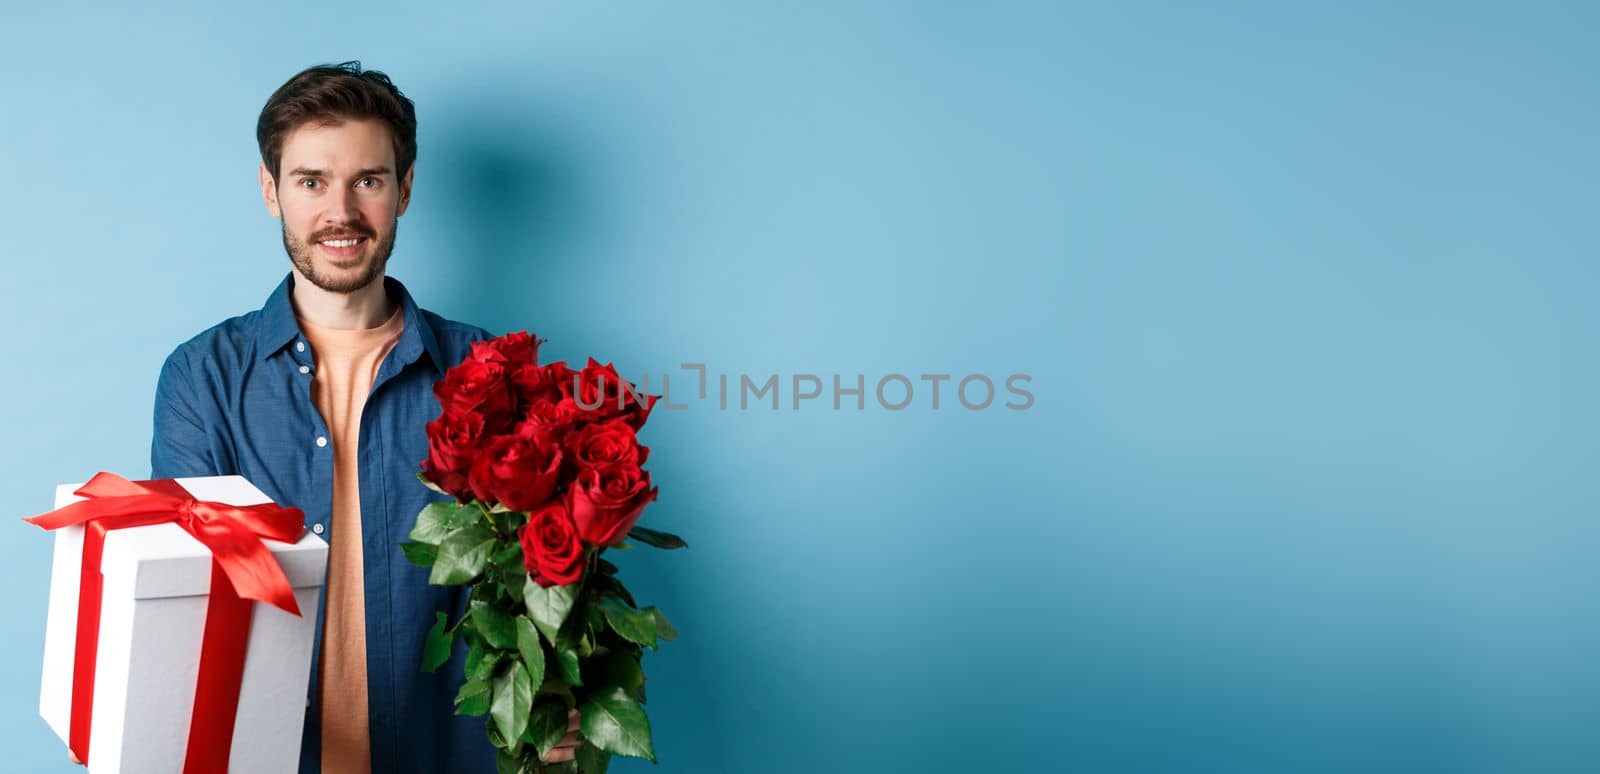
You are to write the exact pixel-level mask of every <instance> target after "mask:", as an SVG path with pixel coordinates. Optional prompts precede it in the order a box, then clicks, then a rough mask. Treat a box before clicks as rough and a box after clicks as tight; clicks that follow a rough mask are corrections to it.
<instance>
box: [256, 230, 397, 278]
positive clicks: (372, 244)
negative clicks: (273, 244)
mask: <svg viewBox="0 0 1600 774" xmlns="http://www.w3.org/2000/svg"><path fill="white" fill-rule="evenodd" d="M399 226H400V221H399V219H396V220H395V221H394V222H393V223H391V224H390V225H389V232H388V233H387V234H385V235H383V236H382V237H381V238H374V236H373V234H372V232H371V230H370V229H361V228H356V229H341V230H339V231H337V232H335V233H341V232H343V233H348V232H350V231H356V232H358V233H360V234H361V235H362V236H364V237H366V238H367V245H368V246H369V247H368V252H367V253H366V265H365V266H362V267H361V270H360V271H359V272H358V273H357V274H356V275H355V276H354V277H343V276H335V275H333V274H331V273H328V272H319V271H317V267H316V263H315V261H314V258H315V256H314V253H315V251H316V249H317V242H318V240H320V239H322V238H324V234H312V235H311V237H310V238H308V239H306V240H304V241H302V240H301V239H300V238H299V237H298V236H294V235H291V234H290V233H289V224H288V223H283V251H284V252H285V253H288V254H289V262H290V263H292V264H294V267H295V268H296V269H299V270H300V274H301V276H303V277H305V278H306V279H307V280H309V281H310V282H311V284H313V285H316V286H317V287H319V288H322V289H323V290H326V291H328V292H329V293H354V292H356V291H357V290H360V289H362V288H364V287H366V286H368V285H371V284H372V281H373V280H375V279H377V278H378V275H380V274H382V273H383V270H384V267H386V266H387V265H388V263H389V254H390V253H392V252H394V239H395V234H396V232H397V231H399Z"/></svg>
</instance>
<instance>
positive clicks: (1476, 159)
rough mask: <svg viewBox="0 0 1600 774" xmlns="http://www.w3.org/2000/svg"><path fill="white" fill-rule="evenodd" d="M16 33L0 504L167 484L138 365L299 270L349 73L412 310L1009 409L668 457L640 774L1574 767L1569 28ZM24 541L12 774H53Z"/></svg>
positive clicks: (0, 44)
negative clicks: (401, 167) (303, 227)
mask: <svg viewBox="0 0 1600 774" xmlns="http://www.w3.org/2000/svg"><path fill="white" fill-rule="evenodd" d="M28 5H29V6H31V7H20V4H14V3H13V4H8V5H7V6H6V7H5V10H3V11H0V115H3V117H4V121H3V130H0V137H3V142H0V181H3V185H0V218H3V230H4V236H3V245H4V246H3V248H0V252H3V253H4V268H5V272H4V275H3V277H4V278H3V282H4V283H5V284H4V295H3V296H0V301H3V303H0V314H3V315H4V318H3V320H4V340H5V357H4V358H3V362H0V369H3V370H0V381H3V382H4V384H5V385H6V396H7V397H6V399H5V400H4V401H0V427H3V428H5V430H4V433H5V436H4V438H5V441H6V442H5V443H4V444H0V465H3V466H4V470H5V471H6V472H5V476H4V482H5V485H4V487H3V488H0V506H3V507H0V512H3V513H6V514H10V515H11V516H12V517H15V518H20V517H22V516H26V515H31V514H34V513H37V512H39V511H42V510H45V509H46V508H47V507H48V506H49V504H50V496H51V492H52V489H53V486H54V485H55V484H56V483H58V482H65V481H75V480H83V479H84V478H86V477H87V476H88V475H90V474H92V473H93V472H94V471H96V470H99V469H108V470H116V471H123V472H127V473H129V474H135V475H142V474H144V473H146V472H148V464H149V462H148V444H149V437H150V411H151V401H152V397H153V391H154V385H155V378H156V373H157V369H158V367H159V365H160V363H161V360H162V358H163V357H164V356H165V355H166V354H167V353H168V352H169V351H170V350H171V349H172V348H173V347H174V346H175V345H176V344H177V343H179V342H180V341H182V340H184V339H185V338H187V337H189V336H190V335H192V334H194V333H196V332H197V331H199V330H200V329H202V328H204V327H206V326H208V325H211V324H212V323H215V322H217V321H218V320H221V319H222V318H224V317H227V316H231V315H234V314H238V313H241V312H243V311H246V310H248V309H251V308H255V307H258V306H259V305H260V304H261V302H262V301H263V300H264V299H265V297H266V295H267V293H268V292H269V291H270V290H271V289H272V287H273V285H274V284H275V283H276V282H277V281H278V280H279V279H280V278H281V277H282V275H283V274H284V273H285V272H286V271H287V261H286V260H285V258H284V255H283V252H282V247H281V244H280V242H279V234H278V224H277V221H275V220H273V219H271V218H270V217H269V216H267V215H266V213H265V211H264V209H263V208H262V205H261V203H260V199H259V191H258V188H257V185H256V173H255V167H256V164H257V162H258V155H257V150H256V146H255V140H254V134H253V132H254V125H255V120H256V115H257V113H258V111H259V110H260V108H261V105H262V103H263V102H264V101H265V100H266V97H267V96H268V95H269V94H270V93H271V92H272V90H273V89H275V88H276V87H277V86H278V85H279V84H280V83H282V82H283V81H284V80H285V79H287V78H288V77H289V76H290V75H291V74H293V73H294V72H296V71H297V70H299V69H301V68H303V67H306V66H309V65H311V64H317V63H323V62H337V61H342V60H345V59H352V58H358V59H361V60H362V61H363V62H364V63H365V64H366V65H367V66H368V67H371V68H374V69H380V70H383V71H385V72H387V73H389V74H390V75H391V76H392V77H394V79H395V80H396V82H397V83H398V85H399V86H400V87H401V89H403V90H404V91H405V92H406V93H407V95H409V96H410V97H412V98H413V99H414V100H416V102H417V105H418V110H419V115H420V121H421V125H420V129H419V144H420V156H419V159H418V162H417V172H416V189H415V199H414V203H413V205H412V208H411V210H410V212H408V213H407V214H406V216H405V217H404V218H403V219H402V221H401V228H400V235H399V241H398V246H397V249H396V251H395V254H394V257H393V259H392V261H391V263H390V271H391V273H392V274H393V275H394V276H396V277H398V278H400V279H401V280H403V281H404V282H406V283H407V284H408V286H409V287H410V288H411V289H412V291H413V292H414V294H415V295H416V296H417V298H418V300H419V301H420V302H421V303H422V304H423V305H424V306H427V307H430V308H432V309H434V310H436V311H439V312H441V313H443V314H445V315H447V316H451V317H455V318H459V319H464V320H468V321H471V322H475V323H478V324H481V325H484V326H485V327H489V328H491V329H494V330H499V331H504V330H512V329H522V328H528V329H532V330H534V331H536V332H537V333H539V334H541V335H543V336H547V337H548V338H549V339H550V344H549V345H547V349H546V352H548V353H549V354H551V355H554V356H556V357H559V358H570V359H581V358H582V357H583V356H585V355H588V354H596V355H599V356H600V357H601V359H603V360H604V359H610V360H615V361H616V362H617V363H618V364H619V366H620V367H621V368H622V369H623V370H624V371H625V372H627V373H629V374H630V375H638V374H643V373H650V374H654V375H655V376H653V377H652V380H653V381H654V380H658V379H659V374H661V373H664V372H676V373H680V376H679V377H678V378H680V379H686V378H687V376H688V374H687V373H684V372H677V371H676V369H677V368H678V365H679V364H680V363H684V362H702V363H705V364H707V366H708V368H709V369H710V371H711V373H712V374H713V375H715V374H718V373H726V374H730V375H734V378H735V379H737V375H738V374H740V373H747V374H751V375H754V376H755V377H756V378H757V379H758V380H759V379H764V378H765V377H766V376H767V375H769V374H773V373H777V374H780V376H781V378H783V379H787V378H788V375H791V374H794V373H801V372H804V373H818V374H822V375H824V378H828V376H830V375H831V374H834V373H839V374H843V375H845V378H846V380H847V382H848V380H851V379H853V378H854V375H855V374H858V373H860V374H864V375H866V378H867V380H868V386H869V390H870V388H871V385H872V384H873V381H874V380H876V379H877V378H878V377H879V376H882V375H885V374H889V373H903V374H908V375H910V376H912V378H913V379H915V377H916V376H917V375H918V374H921V373H950V374H954V375H956V376H957V377H958V378H959V377H960V376H962V375H966V374H970V373H982V374H986V375H989V376H991V377H992V378H995V379H996V380H997V381H998V380H1000V379H1003V378H1004V377H1005V376H1006V375H1008V374H1011V373H1018V372H1021V373H1027V374H1030V375H1032V377H1033V381H1032V383H1031V385H1030V386H1031V388H1032V390H1033V392H1034V394H1035V396H1036V402H1035V404H1034V406H1033V407H1032V408H1030V409H1029V410H1026V411H1008V410H1005V409H1003V408H1001V407H1000V405H999V403H1000V402H1001V400H1003V399H1004V396H1001V399H1000V400H997V402H996V405H995V406H993V407H991V408H990V409H988V410H985V411H968V410H965V409H962V408H961V407H960V406H959V405H958V404H956V403H955V402H954V401H952V400H951V395H950V393H949V392H948V389H949V385H948V384H947V385H946V386H945V389H946V390H947V391H946V392H945V393H944V394H943V395H942V396H941V398H942V401H941V408H940V409H939V410H938V411H934V410H931V409H930V407H929V402H928V396H927V395H926V393H925V392H919V393H918V394H917V399H916V402H915V403H914V404H913V406H912V407H911V408H908V409H906V410H904V411H899V412H890V411H885V410H883V409H882V408H881V407H879V406H877V405H876V404H875V401H874V399H873V397H872V395H871V393H870V392H869V394H868V397H867V400H868V407H867V409H866V410H864V411H855V410H846V411H841V412H834V411H832V410H831V400H829V399H830V398H831V392H830V394H827V395H825V397H824V398H823V399H822V400H819V401H813V402H812V404H810V405H807V406H806V407H804V408H802V409H801V410H799V411H793V410H788V409H787V408H786V409H785V410H781V411H778V412H773V411H771V410H770V409H754V408H753V409H751V410H749V411H743V412H741V411H737V410H729V411H719V410H717V409H716V407H715V404H714V402H691V405H690V408H689V409H686V410H683V411H676V412H658V414H657V416H656V417H654V418H653V419H652V421H651V423H650V427H649V429H648V432H647V441H648V442H649V443H650V445H651V446H652V447H653V448H654V450H655V451H654V455H653V456H652V463H651V465H652V468H653V470H654V474H655V477H656V478H657V480H658V482H659V483H660V485H661V487H662V492H663V494H662V497H661V500H660V501H659V503H657V504H656V505H654V506H652V508H651V509H650V510H649V511H648V512H647V516H646V523H647V524H650V525H654V526H656V527H659V528H663V529H669V530H673V531H676V532H680V533H682V534H684V535H685V536H687V537H688V539H689V541H690V542H691V544H692V547H691V548H690V549H689V550H688V551H684V552H675V553H665V552H645V551H635V552H632V553H631V554H624V555H622V556H620V557H619V559H618V561H619V563H620V564H622V565H624V573H625V575H626V576H627V577H628V578H629V582H630V584H632V585H634V586H635V588H637V589H639V590H640V591H641V595H642V596H643V597H644V598H645V600H644V601H646V602H654V603H656V604H658V605H660V606H661V607H662V608H663V609H664V610H665V611H666V612H668V613H669V614H670V615H671V616H672V617H673V619H674V620H675V622H676V623H677V625H678V628H679V629H680V630H681V631H682V637H681V639H680V640H679V641H678V642H676V643H673V644H670V645H668V646H666V647H664V648H663V649H662V650H661V651H660V652H658V653H656V654H653V655H651V656H650V657H649V658H648V659H647V661H646V668H647V669H648V670H649V673H650V675H651V678H650V694H651V702H650V704H649V712H650V716H651V719H652V723H653V726H654V730H655V740H656V749H657V751H658V753H659V755H660V757H661V761H662V762H661V764H660V766H659V767H658V768H656V769H651V768H650V767H649V766H648V764H645V763H642V762H638V761H624V762H620V763H619V764H618V765H617V766H616V767H615V770H617V771H649V770H658V771H663V772H667V771H672V772H802V771H813V770H823V771H851V772H872V771H927V772H955V771H1005V772H1013V771H1015V772H1033V771H1040V772H1043V771H1061V770H1076V771H1096V772H1100V771H1115V772H1147V771H1148V772H1154V771H1227V772H1286V771H1294V772H1323V771H1326V772H1350V771H1382V772H1407V773H1408V774H1409V773H1413V772H1519V773H1533V772H1579V771H1586V772H1592V771H1596V770H1600V734H1597V733H1596V729H1597V728H1600V667H1597V665H1596V659H1597V658H1600V623H1597V616H1600V602H1597V600H1600V594H1597V592H1600V580H1597V578H1600V571H1597V570H1596V559H1595V556H1596V550H1597V549H1600V526H1597V520H1596V515H1597V510H1600V509H1597V486H1596V484H1595V483H1594V482H1595V481H1596V480H1597V477H1596V476H1595V475H1594V473H1595V470H1594V469H1595V466H1596V462H1597V453H1596V452H1597V448H1596V441H1595V439H1596V431H1597V430H1600V423H1597V421H1596V420H1597V412H1596V410H1595V396H1596V395H1597V394H1600V379H1597V376H1600V370H1597V368H1596V365H1595V360H1594V354H1595V352H1596V348H1595V345H1596V343H1597V333H1600V329H1597V326H1600V306H1597V304H1596V293H1597V291H1600V266H1597V263H1596V258H1597V257H1600V256H1597V255H1596V250H1595V246H1594V245H1595V225H1596V216H1595V206H1596V202H1597V201H1600V183H1597V181H1600V163H1597V154H1596V153H1595V138H1596V137H1597V136H1600V120H1597V119H1600V101H1597V93H1596V87H1595V76H1596V74H1597V73H1600V56H1597V54H1596V51H1597V50H1600V49H1596V48H1595V47H1594V45H1593V32H1594V30H1595V29H1596V27H1597V24H1600V14H1597V13H1596V12H1595V10H1594V6H1593V5H1588V4H1579V3H1570V4H1541V3H1517V4H1512V3H1502V4H1481V3H1411V4H1405V5H1406V8H1405V9H1404V10H1401V9H1397V8H1392V7H1390V6H1391V5H1393V4H1389V3H1359V4H1337V5H1336V4H1315V5H1312V4H1296V5H1300V6H1301V7H1299V8H1295V9H1292V10H1291V9H1286V8H1283V7H1279V4H1270V3H1262V4H1235V3H1223V4H1204V5H1203V6H1202V5H1196V4H1187V3H1172V4H1106V5H1100V6H1068V5H1064V4H1045V3H1039V4H983V5H984V7H982V8H976V7H962V6H955V5H950V4H933V3H909V2H879V3H850V2H818V3H807V4H777V3H733V2H724V3H717V4H708V3H701V2H683V1H680V2H673V3H660V2H619V1H618V0H608V2H600V3H594V2H587V3H583V2H544V1H540V2H518V3H510V2H501V3H466V4H454V5H452V6H450V7H449V8H448V10H446V6H445V5H441V4H439V3H428V4H416V5H411V6H402V7H399V8H395V9H389V8H387V7H385V8H381V9H380V7H379V6H375V5H371V4H363V5H359V6H355V5H352V6H349V7H344V8H340V7H335V6H333V5H331V4H327V3H293V2H291V3H271V4H257V5H255V6H253V7H250V8H241V9H238V10H221V9H219V8H218V7H216V6H214V5H197V6H194V7H190V8H180V7H177V6H173V5H170V4H166V3H152V2H143V3H138V4H136V5H135V6H134V7H129V8H126V9H118V10H113V9H112V8H109V7H106V8H90V7H80V6H78V5H76V4H60V5H56V6H53V7H51V8H50V9H49V10H45V4H43V3H33V4H28ZM918 387H919V389H920V388H925V387H926V385H925V383H921V382H919V383H918ZM830 389H831V385H830ZM685 392H686V391H685ZM680 397H685V396H684V394H683V393H682V392H679V386H678V384H677V383H675V384H674V400H678V399H679V398H680ZM787 398H788V395H787V391H785V393H784V400H785V401H787ZM785 405H787V404H785ZM3 530H4V531H3V533H0V534H3V535H4V540H5V545H6V549H5V550H6V554H5V557H4V561H3V562H0V586H3V587H4V588H7V589H10V590H11V592H10V598H11V599H12V600H13V602H12V603H11V605H10V607H9V614H8V615H7V616H5V618H4V631H3V632H0V662H3V663H5V664H7V665H8V668H6V669H5V670H4V671H3V677H0V695H4V696H6V697H8V698H6V699H5V701H4V702H3V704H0V744H3V745H4V747H5V749H6V751H7V752H6V759H7V763H6V766H7V767H8V768H11V769H13V770H18V771H22V770H26V771H40V772H44V771H63V772H65V771H71V770H73V769H72V767H70V766H69V765H68V764H66V763H65V761H64V754H63V752H62V746H61V744H60V743H59V742H58V741H57V740H56V739H55V738H54V737H53V736H52V735H51V733H50V732H49V731H48V729H47V728H46V727H45V725H44V724H43V722H42V721H41V720H39V718H38V716H37V710H36V697H37V691H38V679H39V663H40V654H41V648H42V641H43V639H42V638H43V635H42V630H43V625H44V610H45V600H46V585H47V584H46V579H47V577H48V575H47V570H48V568H47V564H48V561H49V546H50V539H49V538H48V536H47V535H45V534H44V533H42V532H40V531H38V530H37V529H34V528H32V527H28V526H26V525H23V524H21V523H20V522H17V521H12V522H11V523H10V526H6V527H4V528H3Z"/></svg>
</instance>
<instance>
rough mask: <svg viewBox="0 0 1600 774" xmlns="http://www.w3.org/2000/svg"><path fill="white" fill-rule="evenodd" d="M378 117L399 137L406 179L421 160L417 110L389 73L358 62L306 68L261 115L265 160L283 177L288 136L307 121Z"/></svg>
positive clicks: (400, 170) (400, 168) (399, 162)
mask: <svg viewBox="0 0 1600 774" xmlns="http://www.w3.org/2000/svg"><path fill="white" fill-rule="evenodd" d="M367 118H375V119H378V120H380V121H383V122H384V123H386V124H388V125H389V134H390V135H391V136H393V137H394V160H395V166H396V170H395V176H396V177H400V178H404V177H405V175H406V172H407V171H409V170H410V169H411V165H412V163H413V162H415V161H416V160H417V111H416V107H415V106H414V105H412V103H411V100H409V99H406V96H405V95H404V94H401V93H400V90H399V89H397V88H395V85H394V83H393V82H392V81H390V80H389V76H387V75H384V74H383V73H381V72H378V71H377V70H366V71H363V70H362V69H361V63H360V62H358V61H351V62H344V63H341V64H337V65H318V66H316V67H308V68H306V69H304V70H301V71H300V72H299V73H297V74H296V75H295V76H294V77H293V78H290V79H289V80H288V82H286V83H284V84H283V85H282V86H279V87H278V90H277V91H275V92H273V93H272V96H271V97H270V98H268V99H267V104H266V106H265V107H263V108H261V117H260V118H259V119H257V120H256V142H257V143H258V144H260V145H261V161H262V162H263V163H265V164H266V165H267V169H269V170H272V179H273V180H277V179H278V172H279V171H280V170H279V169H278V165H279V163H281V162H282V160H283V139H284V138H285V137H287V136H289V133H290V132H292V131H294V130H295V129H297V128H299V127H300V126H302V125H304V124H330V125H335V126H337V125H338V124H340V123H343V122H344V121H346V120H352V119H367Z"/></svg>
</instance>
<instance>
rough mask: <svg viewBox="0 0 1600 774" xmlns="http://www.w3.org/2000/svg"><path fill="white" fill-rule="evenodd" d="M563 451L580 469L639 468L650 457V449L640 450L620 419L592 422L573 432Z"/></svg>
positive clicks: (636, 440) (626, 426)
mask: <svg viewBox="0 0 1600 774" xmlns="http://www.w3.org/2000/svg"><path fill="white" fill-rule="evenodd" d="M567 451H568V452H569V456H570V457H571V458H572V459H573V461H574V462H576V463H577V465H578V467H580V468H600V467H606V466H608V465H625V466H631V467H639V466H640V465H643V464H644V461H645V459H646V458H648V457H649V456H650V448H649V447H647V446H640V445H639V437H638V435H636V434H635V433H634V430H633V428H632V427H631V426H629V425H628V423H627V422H625V421H623V420H621V419H612V420H609V421H606V422H595V423H594V424H591V425H587V426H585V427H584V428H583V429H581V430H577V431H575V432H573V433H572V434H571V435H570V436H568V437H567Z"/></svg>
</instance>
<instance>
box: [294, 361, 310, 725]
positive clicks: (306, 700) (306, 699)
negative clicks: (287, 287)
mask: <svg viewBox="0 0 1600 774" xmlns="http://www.w3.org/2000/svg"><path fill="white" fill-rule="evenodd" d="M294 351H296V352H304V351H306V343H305V342H303V341H297V342H295V343H294ZM306 701H311V700H310V699H306Z"/></svg>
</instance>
